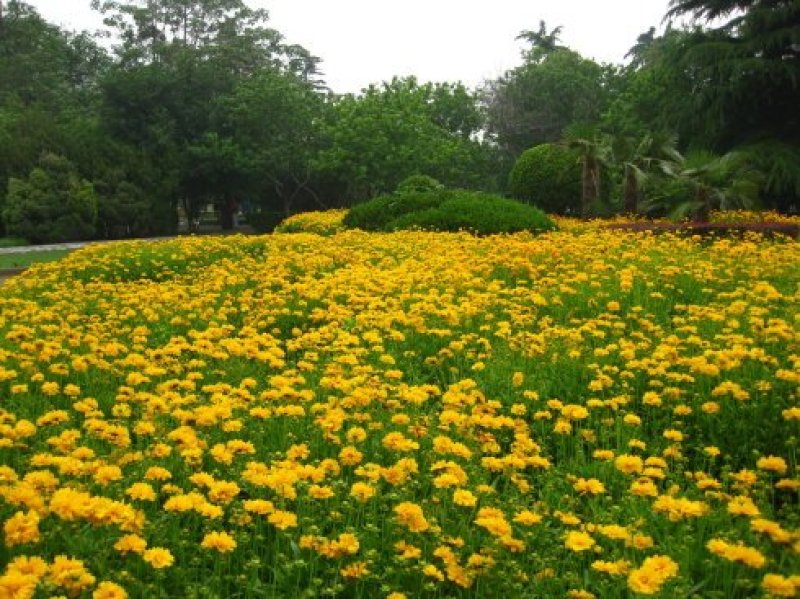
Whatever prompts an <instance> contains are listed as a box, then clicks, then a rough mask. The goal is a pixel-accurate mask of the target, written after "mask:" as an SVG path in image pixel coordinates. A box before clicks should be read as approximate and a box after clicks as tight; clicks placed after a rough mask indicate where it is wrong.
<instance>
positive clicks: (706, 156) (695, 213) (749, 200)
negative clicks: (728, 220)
mask: <svg viewBox="0 0 800 599" xmlns="http://www.w3.org/2000/svg"><path fill="white" fill-rule="evenodd" d="M666 172H667V173H668V174H669V175H670V176H671V177H673V178H674V180H675V181H676V182H679V183H681V184H683V185H684V186H685V187H686V188H687V189H689V190H690V192H691V193H690V196H689V197H688V198H681V197H678V198H668V197H664V196H662V197H657V198H654V200H653V201H652V202H651V203H650V207H651V208H652V207H661V208H665V209H667V211H668V212H669V216H670V217H671V218H673V219H675V220H680V219H683V218H687V217H691V218H692V220H693V221H694V222H708V220H709V218H710V216H711V211H712V210H713V209H719V210H734V209H753V208H756V207H757V205H758V197H759V191H760V189H761V186H762V182H763V175H762V174H761V173H760V172H759V171H757V170H756V169H754V168H753V167H752V164H751V163H750V161H749V160H748V159H747V156H746V155H745V154H744V153H742V152H736V151H733V152H728V153H727V154H725V155H723V156H718V155H716V154H714V153H713V152H708V151H706V150H696V151H692V152H689V153H688V154H687V155H686V157H685V158H684V159H683V161H681V162H680V163H679V164H677V165H676V166H675V167H673V168H667V169H666Z"/></svg>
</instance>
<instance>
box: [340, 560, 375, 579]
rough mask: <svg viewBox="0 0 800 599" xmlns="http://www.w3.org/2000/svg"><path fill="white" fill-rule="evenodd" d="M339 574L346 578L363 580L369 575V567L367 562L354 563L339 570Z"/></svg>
mask: <svg viewBox="0 0 800 599" xmlns="http://www.w3.org/2000/svg"><path fill="white" fill-rule="evenodd" d="M339 573H340V574H341V575H342V576H343V577H344V578H361V577H362V576H365V575H366V574H369V568H368V567H367V562H353V563H352V564H350V565H348V566H345V567H344V568H342V569H341V570H339Z"/></svg>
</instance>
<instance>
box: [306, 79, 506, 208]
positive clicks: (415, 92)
mask: <svg viewBox="0 0 800 599" xmlns="http://www.w3.org/2000/svg"><path fill="white" fill-rule="evenodd" d="M481 123H482V116H481V113H480V111H479V108H478V105H477V99H476V97H475V96H474V95H473V94H471V93H469V92H468V91H467V90H466V89H465V88H464V86H462V85H461V84H430V83H428V84H419V83H418V82H417V80H416V79H415V78H413V77H410V78H408V79H399V78H395V79H393V80H392V81H391V82H389V83H384V84H383V85H382V86H380V87H377V86H370V87H369V88H368V89H366V90H364V92H363V93H362V94H361V95H360V96H352V95H347V96H344V97H342V98H339V99H337V100H336V101H335V102H334V104H333V106H332V111H331V112H330V114H329V115H328V120H327V122H326V124H325V126H324V127H323V137H324V138H325V139H326V140H327V144H328V145H327V147H326V148H324V149H323V150H322V151H321V152H320V153H319V155H318V156H317V158H316V160H315V162H314V166H315V167H316V168H317V169H319V170H320V171H322V172H325V173H335V174H336V175H337V176H338V177H340V178H342V179H343V180H344V181H345V182H346V184H347V192H346V195H347V197H348V198H350V199H353V200H359V199H365V198H370V197H374V196H376V195H379V194H381V193H387V192H391V191H392V190H394V189H396V188H397V185H398V184H399V183H400V182H401V181H402V180H403V179H405V178H406V177H409V176H411V175H414V174H417V173H427V174H429V175H431V176H433V177H436V178H437V179H438V180H440V181H442V182H443V183H445V184H447V185H451V186H461V187H485V186H490V184H491V180H492V176H491V174H492V172H493V170H494V169H493V168H492V163H491V156H490V152H489V148H488V147H487V145H486V144H483V143H480V142H478V141H476V140H475V139H473V138H474V137H475V135H476V134H477V132H478V131H479V130H480V129H481Z"/></svg>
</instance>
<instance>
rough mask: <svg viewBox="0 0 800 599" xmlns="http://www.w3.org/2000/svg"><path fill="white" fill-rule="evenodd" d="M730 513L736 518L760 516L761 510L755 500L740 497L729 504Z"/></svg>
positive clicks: (744, 496)
mask: <svg viewBox="0 0 800 599" xmlns="http://www.w3.org/2000/svg"><path fill="white" fill-rule="evenodd" d="M728 513H729V514H733V515H734V516H750V517H752V516H758V515H760V514H761V510H759V509H758V507H757V506H756V504H755V503H753V500H752V499H750V498H749V497H747V496H746V495H739V496H738V497H734V498H733V499H731V500H730V501H729V502H728Z"/></svg>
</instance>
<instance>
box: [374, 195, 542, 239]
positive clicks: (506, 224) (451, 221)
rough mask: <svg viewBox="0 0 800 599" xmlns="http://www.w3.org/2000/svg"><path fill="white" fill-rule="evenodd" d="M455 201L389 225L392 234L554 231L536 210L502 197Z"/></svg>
mask: <svg viewBox="0 0 800 599" xmlns="http://www.w3.org/2000/svg"><path fill="white" fill-rule="evenodd" d="M451 193H452V197H451V198H450V199H447V200H445V201H444V202H442V203H441V204H440V205H439V206H437V207H435V208H428V209H427V210H421V211H418V212H410V213H408V214H405V215H403V216H400V217H398V218H396V219H394V220H393V221H391V222H390V223H389V224H388V228H389V229H390V230H395V231H396V230H400V229H424V230H427V231H451V232H455V231H462V230H463V231H470V232H472V233H476V234H478V235H495V234H499V233H516V232H519V231H531V232H536V233H541V232H544V231H552V230H554V229H555V228H556V226H555V223H554V222H553V221H552V220H550V218H548V216H547V215H546V214H545V213H544V212H542V211H541V210H539V209H538V208H535V207H533V206H530V205H528V204H523V203H522V202H517V201H515V200H509V199H507V198H502V197H500V196H496V195H492V194H488V193H481V192H469V191H455V192H451Z"/></svg>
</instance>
